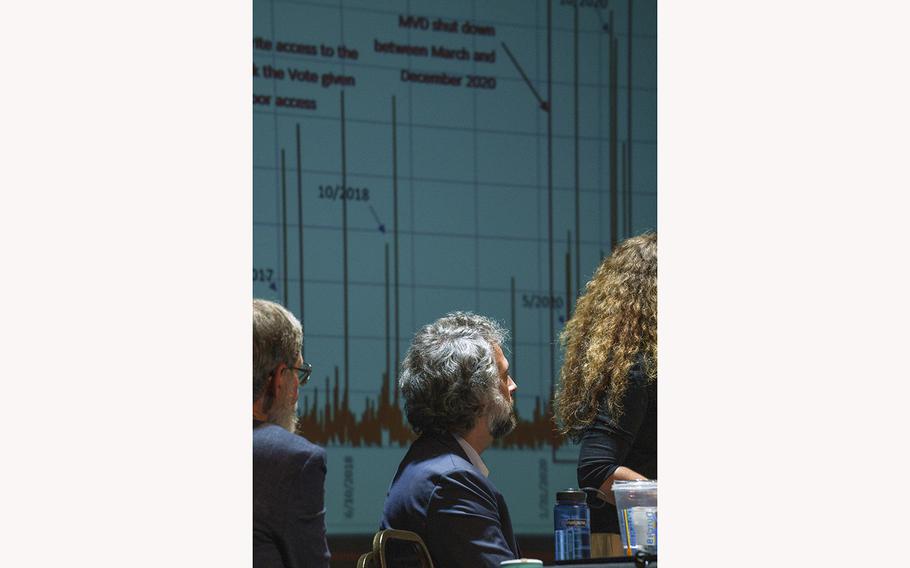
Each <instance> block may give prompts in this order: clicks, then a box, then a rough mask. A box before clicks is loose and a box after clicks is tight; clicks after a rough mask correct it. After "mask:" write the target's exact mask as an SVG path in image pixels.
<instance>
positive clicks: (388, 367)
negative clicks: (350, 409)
mask: <svg viewBox="0 0 910 568" xmlns="http://www.w3.org/2000/svg"><path fill="white" fill-rule="evenodd" d="M384 244H385V295H384V296H383V297H384V298H385V376H386V378H389V377H390V376H391V371H392V349H391V345H389V343H390V341H391V339H390V335H389V243H384ZM396 363H397V362H396ZM386 392H388V391H386Z"/></svg>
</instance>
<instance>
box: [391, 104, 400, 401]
mask: <svg viewBox="0 0 910 568" xmlns="http://www.w3.org/2000/svg"><path fill="white" fill-rule="evenodd" d="M397 124H398V115H397V105H396V101H395V95H392V224H393V225H394V227H395V228H394V229H393V231H394V233H393V240H394V247H395V404H396V405H397V404H398V362H399V361H401V353H400V352H399V349H400V345H401V321H400V317H401V316H400V314H401V307H400V305H399V302H398V301H399V290H400V288H399V282H398V126H397Z"/></svg>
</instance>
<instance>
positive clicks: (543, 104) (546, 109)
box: [499, 41, 550, 112]
mask: <svg viewBox="0 0 910 568" xmlns="http://www.w3.org/2000/svg"><path fill="white" fill-rule="evenodd" d="M499 43H500V45H502V48H503V49H504V50H506V55H508V56H509V59H511V60H512V64H513V65H515V68H516V69H518V72H519V73H521V78H522V79H524V80H525V84H526V85H527V86H528V88H530V89H531V92H532V93H533V94H534V98H536V99H537V102H538V103H540V108H541V109H543V111H544V112H550V103H548V102H545V101H544V100H543V99H542V98H540V94H539V93H538V92H537V89H535V88H534V85H532V84H531V80H530V79H528V76H527V75H526V74H525V70H524V69H522V68H521V65H519V64H518V60H516V59H515V56H514V55H512V52H511V51H509V46H508V45H506V44H505V42H502V41H501V42H499Z"/></svg>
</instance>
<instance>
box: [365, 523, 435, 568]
mask: <svg viewBox="0 0 910 568" xmlns="http://www.w3.org/2000/svg"><path fill="white" fill-rule="evenodd" d="M357 568H433V560H432V559H431V558H430V552H429V551H428V550H427V547H426V545H425V544H424V543H423V540H422V539H421V538H420V535H418V534H417V533H413V532H411V531H402V530H397V529H385V530H381V531H379V532H377V533H376V534H375V535H374V536H373V550H371V551H370V552H367V553H366V554H363V555H361V556H360V559H359V560H357Z"/></svg>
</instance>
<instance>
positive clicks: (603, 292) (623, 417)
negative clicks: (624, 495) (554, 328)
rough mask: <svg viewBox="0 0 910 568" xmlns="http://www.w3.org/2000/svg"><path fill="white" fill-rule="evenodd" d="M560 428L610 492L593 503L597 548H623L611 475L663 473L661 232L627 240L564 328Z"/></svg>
mask: <svg viewBox="0 0 910 568" xmlns="http://www.w3.org/2000/svg"><path fill="white" fill-rule="evenodd" d="M560 340H561V342H562V344H563V346H564V348H565V360H564V362H563V366H562V370H561V371H560V386H559V391H558V392H557V395H556V418H557V420H558V423H559V427H560V430H561V432H562V433H563V434H564V435H566V436H568V437H569V438H571V439H573V440H574V441H576V442H580V443H581V451H580V452H579V456H578V470H577V473H578V483H579V485H580V486H581V487H596V488H598V489H600V490H601V491H603V492H604V494H605V497H607V498H608V503H606V504H605V506H604V507H602V508H595V509H592V511H591V529H592V539H591V553H592V556H595V557H596V556H613V555H618V554H622V547H621V543H620V540H619V522H618V520H617V516H616V508H615V506H614V505H613V503H612V499H613V492H612V487H613V482H614V481H617V480H634V479H656V478H657V234H656V233H645V234H643V235H639V236H637V237H632V238H630V239H627V240H625V241H623V242H621V243H620V244H619V245H617V246H616V248H615V249H614V250H613V253H612V254H611V255H610V256H609V257H608V258H607V259H606V260H604V261H603V263H601V265H600V267H599V268H598V269H597V272H595V274H594V277H593V278H592V279H591V281H590V282H588V284H587V286H586V288H585V293H584V295H582V296H581V297H580V298H579V299H578V302H577V303H576V305H575V313H574V314H573V316H572V318H571V319H570V320H569V322H568V323H567V324H566V327H565V329H564V330H563V332H562V334H561V335H560Z"/></svg>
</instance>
